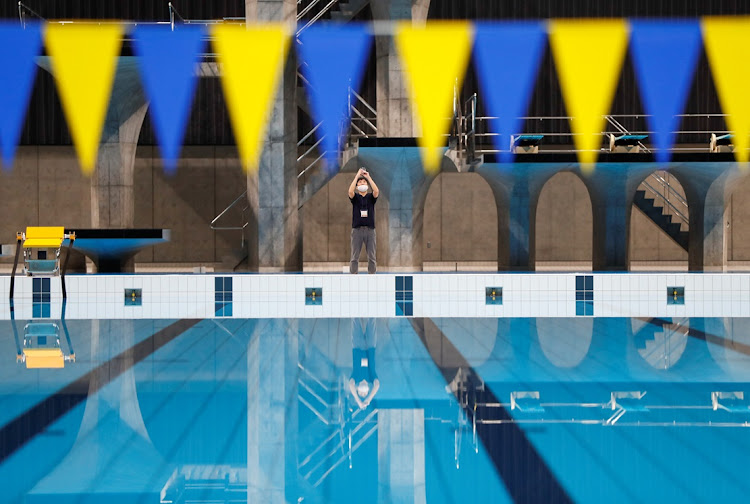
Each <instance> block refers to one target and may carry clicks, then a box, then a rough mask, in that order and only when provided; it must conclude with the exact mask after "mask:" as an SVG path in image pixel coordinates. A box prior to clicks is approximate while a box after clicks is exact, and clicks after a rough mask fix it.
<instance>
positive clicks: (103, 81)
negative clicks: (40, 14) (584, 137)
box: [45, 23, 123, 175]
mask: <svg viewBox="0 0 750 504" xmlns="http://www.w3.org/2000/svg"><path fill="white" fill-rule="evenodd" d="M122 34H123V27H122V25H120V24H119V23H112V24H101V25H95V24H59V23H49V24H48V25H47V29H46V35H45V42H46V45H47V51H48V53H49V55H50V57H51V66H52V74H53V75H54V77H55V81H56V82H57V90H58V93H59V94H60V100H61V101H62V107H63V110H64V111H65V117H66V119H67V121H68V127H69V128H70V134H71V136H72V137H73V143H74V144H75V148H76V153H77V154H78V161H79V162H80V164H81V170H82V171H83V172H84V173H85V174H86V175H90V174H91V173H92V172H93V171H94V167H95V166H96V155H97V152H98V150H99V141H100V140H101V135H102V127H103V126H104V119H105V117H106V115H107V106H108V105H109V97H110V94H111V93H112V83H113V82H114V78H115V71H116V69H117V57H118V56H119V54H120V44H121V43H122Z"/></svg>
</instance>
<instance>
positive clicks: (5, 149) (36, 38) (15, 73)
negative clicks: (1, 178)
mask: <svg viewBox="0 0 750 504" xmlns="http://www.w3.org/2000/svg"><path fill="white" fill-rule="evenodd" d="M0 47H3V48H4V50H2V51H0V68H2V69H3V76H2V78H1V79H0V110H2V113H1V114H0V148H2V155H3V168H4V169H5V170H9V169H10V168H11V166H12V165H13V159H14V158H15V154H16V147H17V146H18V140H19V138H20V137H21V130H22V129H23V124H24V118H25V117H26V109H27V108H28V106H29V99H30V98H31V90H32V89H34V77H35V76H36V69H37V65H36V57H37V56H39V52H40V51H41V49H42V30H41V27H40V25H39V24H37V23H27V24H26V28H25V29H24V28H23V27H22V26H21V25H20V24H18V23H0Z"/></svg>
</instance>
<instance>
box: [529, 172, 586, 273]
mask: <svg viewBox="0 0 750 504" xmlns="http://www.w3.org/2000/svg"><path fill="white" fill-rule="evenodd" d="M592 240H593V213H592V210H591V197H590V195H589V191H588V188H587V187H586V185H585V184H584V183H583V181H582V180H581V179H580V178H579V177H578V176H577V175H576V174H574V173H570V172H560V173H557V174H555V175H554V176H553V177H552V178H550V179H549V180H548V181H547V182H546V183H545V184H544V187H543V188H542V191H541V193H540V194H539V202H538V203H537V208H536V269H537V270H554V271H560V270H578V271H580V270H590V269H591V260H592Z"/></svg>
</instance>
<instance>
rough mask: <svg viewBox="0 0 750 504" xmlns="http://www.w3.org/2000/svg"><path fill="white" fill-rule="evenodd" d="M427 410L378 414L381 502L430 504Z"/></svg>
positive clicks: (379, 490) (394, 411) (388, 410)
mask: <svg viewBox="0 0 750 504" xmlns="http://www.w3.org/2000/svg"><path fill="white" fill-rule="evenodd" d="M426 495H427V494H426V490H425V460H424V410H421V409H387V410H385V409H381V410H379V411H378V502H379V503H384V504H385V503H389V504H390V503H396V504H406V503H407V502H408V503H415V504H418V503H421V502H427V496H426Z"/></svg>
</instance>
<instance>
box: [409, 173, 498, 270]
mask: <svg viewBox="0 0 750 504" xmlns="http://www.w3.org/2000/svg"><path fill="white" fill-rule="evenodd" d="M423 219H424V230H423V234H422V259H423V261H424V262H432V263H436V262H451V263H457V262H463V261H466V262H492V261H495V260H496V258H497V246H498V240H497V231H498V225H497V206H496V205H495V198H494V195H493V193H492V189H491V188H490V186H489V184H488V183H487V181H486V180H485V179H484V178H482V177H481V176H480V175H478V174H476V173H449V172H443V173H441V174H440V175H438V176H437V177H436V178H435V180H434V181H433V182H432V183H431V184H430V188H429V190H428V192H427V195H426V197H425V203H424V216H423Z"/></svg>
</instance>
